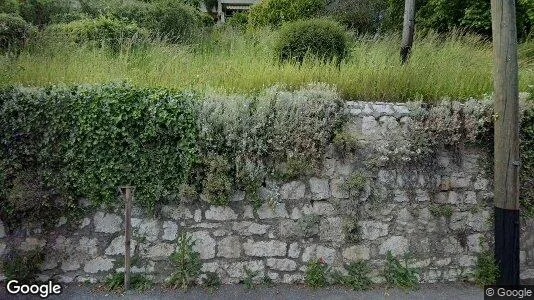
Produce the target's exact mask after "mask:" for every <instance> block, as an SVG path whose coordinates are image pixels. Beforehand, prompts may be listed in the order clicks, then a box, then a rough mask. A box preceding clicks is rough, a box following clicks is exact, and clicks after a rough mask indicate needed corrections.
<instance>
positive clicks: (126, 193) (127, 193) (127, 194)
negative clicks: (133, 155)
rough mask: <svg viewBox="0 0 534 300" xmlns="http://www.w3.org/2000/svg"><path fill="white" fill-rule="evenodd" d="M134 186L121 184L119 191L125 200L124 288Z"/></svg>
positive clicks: (127, 285)
mask: <svg viewBox="0 0 534 300" xmlns="http://www.w3.org/2000/svg"><path fill="white" fill-rule="evenodd" d="M134 190H135V187H133V186H122V187H120V192H121V195H122V197H123V198H124V201H125V205H124V206H125V209H124V290H125V291H127V290H128V289H129V288H130V245H131V239H132V222H131V221H132V201H133V194H134Z"/></svg>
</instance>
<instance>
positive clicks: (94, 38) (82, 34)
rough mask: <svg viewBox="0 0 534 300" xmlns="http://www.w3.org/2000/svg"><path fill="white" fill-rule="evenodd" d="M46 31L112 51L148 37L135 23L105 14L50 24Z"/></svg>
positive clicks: (137, 42) (79, 42) (140, 41)
mask: <svg viewBox="0 0 534 300" xmlns="http://www.w3.org/2000/svg"><path fill="white" fill-rule="evenodd" d="M47 33H48V34H50V35H54V36H59V37H63V38H65V39H66V40H67V41H72V42H74V43H76V44H89V45H91V46H96V47H109V48H111V49H112V50H113V51H118V50H120V48H121V46H122V45H137V44H141V43H143V42H144V41H145V40H146V38H147V37H148V33H147V32H146V30H144V29H142V28H140V27H138V26H137V25H136V24H135V23H128V22H126V21H121V20H117V19H112V18H109V17H105V16H100V17H98V18H97V19H81V20H78V21H74V22H70V23H66V24H55V25H51V26H49V27H48V30H47Z"/></svg>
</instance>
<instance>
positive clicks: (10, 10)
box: [0, 0, 19, 14]
mask: <svg viewBox="0 0 534 300" xmlns="http://www.w3.org/2000/svg"><path fill="white" fill-rule="evenodd" d="M0 13H6V14H18V13H19V1H17V0H0Z"/></svg>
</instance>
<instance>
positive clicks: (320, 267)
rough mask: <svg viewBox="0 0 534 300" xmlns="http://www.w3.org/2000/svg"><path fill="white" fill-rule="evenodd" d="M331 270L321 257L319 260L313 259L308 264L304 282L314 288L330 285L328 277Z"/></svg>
mask: <svg viewBox="0 0 534 300" xmlns="http://www.w3.org/2000/svg"><path fill="white" fill-rule="evenodd" d="M329 272H330V268H329V267H328V265H327V264H326V263H325V261H324V259H323V258H322V257H321V258H319V259H312V260H310V261H309V262H308V265H307V268H306V273H305V276H304V282H305V283H306V284H307V285H308V286H310V287H312V288H318V287H324V286H326V285H327V284H328V280H327V276H328V273H329Z"/></svg>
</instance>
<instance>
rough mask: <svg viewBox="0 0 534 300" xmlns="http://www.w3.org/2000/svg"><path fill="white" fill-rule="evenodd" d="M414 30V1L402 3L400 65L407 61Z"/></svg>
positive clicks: (407, 0) (409, 0) (406, 0)
mask: <svg viewBox="0 0 534 300" xmlns="http://www.w3.org/2000/svg"><path fill="white" fill-rule="evenodd" d="M414 29H415V0H405V2H404V23H403V26H402V44H401V51H400V54H401V60H402V64H405V63H406V61H408V57H409V56H410V51H411V50H412V45H413V32H414Z"/></svg>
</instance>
